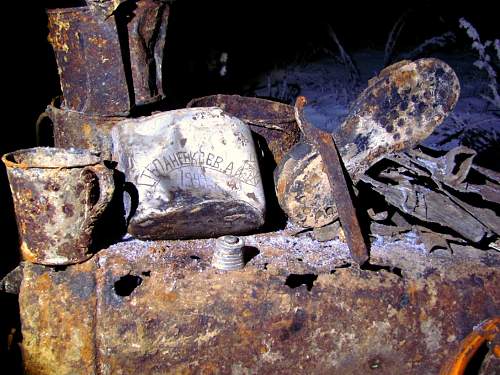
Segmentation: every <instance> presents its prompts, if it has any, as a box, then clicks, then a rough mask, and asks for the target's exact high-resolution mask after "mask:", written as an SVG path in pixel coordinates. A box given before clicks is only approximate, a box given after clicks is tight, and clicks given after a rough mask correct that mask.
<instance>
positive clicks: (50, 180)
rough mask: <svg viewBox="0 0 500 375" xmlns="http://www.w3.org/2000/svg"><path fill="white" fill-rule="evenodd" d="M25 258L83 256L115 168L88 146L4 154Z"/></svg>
mask: <svg viewBox="0 0 500 375" xmlns="http://www.w3.org/2000/svg"><path fill="white" fill-rule="evenodd" d="M2 161H3V162H4V164H5V166H6V167H7V175H8V178H9V183H10V188H11V191H12V196H13V201H14V208H15V212H16V218H17V226H18V230H19V235H20V239H21V254H22V257H23V259H24V260H27V261H30V262H33V263H40V264H45V265H65V264H72V263H78V262H81V261H84V260H86V259H88V258H90V257H91V256H92V254H93V253H94V252H95V250H97V249H95V243H94V241H93V237H92V233H93V230H94V227H95V225H96V223H97V222H98V220H99V218H100V217H101V215H102V214H103V213H104V210H105V208H106V207H107V206H108V204H109V202H110V201H111V198H112V195H113V192H114V180H113V170H111V169H108V168H107V167H106V166H105V165H104V164H103V163H102V162H101V158H100V157H99V156H97V155H96V154H94V153H91V152H90V151H87V150H79V149H70V150H63V149H59V148H48V147H35V148H31V149H26V150H18V151H15V152H11V153H9V154H5V155H4V156H3V157H2Z"/></svg>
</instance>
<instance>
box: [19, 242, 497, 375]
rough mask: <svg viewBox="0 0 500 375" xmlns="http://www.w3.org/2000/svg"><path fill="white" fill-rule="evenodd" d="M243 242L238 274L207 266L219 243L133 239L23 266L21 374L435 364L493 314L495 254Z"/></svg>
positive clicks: (312, 370) (426, 369)
mask: <svg viewBox="0 0 500 375" xmlns="http://www.w3.org/2000/svg"><path fill="white" fill-rule="evenodd" d="M245 241H246V243H247V246H248V247H247V250H248V251H247V259H248V258H250V257H251V256H253V258H252V259H251V260H250V261H249V263H247V265H246V267H245V268H244V269H243V270H241V271H233V272H224V271H218V270H215V269H214V268H212V267H211V266H210V261H211V258H212V254H213V249H214V247H215V240H196V241H161V242H141V241H138V240H129V241H126V242H122V243H119V244H116V245H113V246H112V247H110V248H109V249H106V250H104V251H101V252H100V253H98V254H97V255H96V256H95V257H94V258H92V259H91V260H89V261H87V262H85V263H82V264H79V265H74V266H70V267H68V268H66V269H65V270H59V271H56V270H53V269H50V268H45V267H42V266H38V265H31V264H26V265H25V271H24V276H23V277H24V279H23V282H22V286H21V293H20V299H19V301H20V309H21V319H22V334H23V342H22V348H23V352H24V360H25V362H24V365H25V369H26V373H28V374H35V373H36V374H54V373H58V374H70V373H71V374H125V373H141V374H178V373H182V374H228V373H233V374H256V373H258V374H277V373H278V374H286V373H290V369H291V368H293V372H294V373H296V374H301V373H303V374H316V373H319V374H323V373H324V374H326V373H329V374H331V373H342V374H359V373H360V372H366V371H372V370H379V371H380V372H381V373H385V374H423V373H425V374H430V373H438V371H439V368H440V367H441V366H442V364H443V363H444V361H445V359H446V358H448V357H449V355H450V354H451V353H452V352H453V351H454V350H456V349H457V348H458V346H459V343H460V341H461V340H462V339H463V338H464V337H466V336H467V335H468V334H469V333H470V332H471V331H472V329H473V327H474V326H475V325H476V324H478V323H479V322H481V321H483V320H485V319H487V318H489V317H491V316H493V315H498V313H499V311H500V291H499V289H498V283H499V281H500V280H499V278H500V268H499V266H500V254H499V253H498V252H492V251H479V250H474V249H467V251H456V252H455V254H453V255H439V254H430V255H427V254H425V252H423V251H422V250H421V249H420V247H418V246H415V245H411V244H409V243H405V242H399V243H393V244H386V245H385V246H381V245H380V244H374V245H373V246H372V251H371V259H372V262H373V263H375V264H380V265H381V266H378V267H376V266H372V267H371V268H370V269H365V270H360V269H358V268H354V267H348V266H349V264H348V263H346V262H350V261H351V260H350V257H349V253H348V250H347V248H346V246H345V244H342V243H340V242H333V241H330V242H325V243H318V242H316V241H313V240H311V239H310V238H309V237H302V238H297V237H292V236H290V235H288V234H287V233H277V234H264V235H258V236H249V237H246V238H245ZM257 249H258V250H257ZM259 252H260V253H259ZM256 254H257V255H256Z"/></svg>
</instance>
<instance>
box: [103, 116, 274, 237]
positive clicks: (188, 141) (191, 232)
mask: <svg viewBox="0 0 500 375" xmlns="http://www.w3.org/2000/svg"><path fill="white" fill-rule="evenodd" d="M111 135H112V143H113V160H117V161H118V168H119V169H122V170H123V172H124V173H125V176H126V179H127V180H128V181H130V182H132V183H133V184H134V185H135V187H136V189H137V195H138V204H137V209H136V211H135V214H134V216H133V217H132V218H131V221H130V224H129V229H128V231H129V233H131V234H132V235H134V236H135V237H138V238H144V239H181V238H200V237H202V238H203V237H215V236H220V235H224V234H238V233H244V232H248V231H251V230H253V229H256V228H258V227H260V226H261V225H262V224H263V223H264V214H265V198H264V190H263V186H262V180H261V176H260V171H259V167H258V164H257V155H256V151H255V145H254V143H253V140H252V134H251V132H250V129H249V128H248V126H247V125H246V124H245V123H244V122H242V121H241V120H239V119H237V118H236V117H233V116H230V115H228V114H226V113H224V112H223V110H222V109H220V108H215V107H210V108H189V109H181V110H176V111H169V112H163V113H159V114H156V115H153V116H150V117H143V118H139V119H127V120H124V121H122V122H121V123H118V124H117V125H116V126H115V127H113V129H112V130H111Z"/></svg>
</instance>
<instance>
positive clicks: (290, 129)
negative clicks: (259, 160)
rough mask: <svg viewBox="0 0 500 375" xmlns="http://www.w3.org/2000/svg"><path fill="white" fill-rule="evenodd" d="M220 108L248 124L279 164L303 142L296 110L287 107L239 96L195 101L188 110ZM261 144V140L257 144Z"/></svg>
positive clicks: (209, 97) (222, 96) (211, 97)
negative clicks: (292, 149) (293, 148)
mask: <svg viewBox="0 0 500 375" xmlns="http://www.w3.org/2000/svg"><path fill="white" fill-rule="evenodd" d="M214 106H216V107H220V108H222V109H223V110H224V111H225V112H227V113H229V114H231V115H233V116H235V117H238V118H239V119H240V120H242V121H244V122H246V123H247V124H248V126H250V129H252V131H253V132H254V133H256V134H257V135H258V136H260V137H262V138H264V142H257V143H258V144H259V145H261V144H262V143H264V147H261V148H262V149H263V151H264V152H265V151H266V148H268V149H269V151H270V152H271V155H272V158H273V159H274V162H275V163H276V164H278V163H279V162H280V161H281V159H282V158H283V156H284V155H285V153H286V152H287V151H288V150H289V149H290V148H291V147H292V146H293V145H294V144H296V143H297V142H298V141H299V139H300V129H299V127H298V126H297V123H296V121H295V115H294V110H293V107H292V106H289V105H287V104H283V103H279V102H274V101H271V100H265V99H260V98H250V97H244V96H239V95H221V94H219V95H211V96H205V97H203V98H197V99H193V100H191V101H190V102H189V103H188V105H187V107H188V108H189V107H214ZM257 141H259V139H258V140H257Z"/></svg>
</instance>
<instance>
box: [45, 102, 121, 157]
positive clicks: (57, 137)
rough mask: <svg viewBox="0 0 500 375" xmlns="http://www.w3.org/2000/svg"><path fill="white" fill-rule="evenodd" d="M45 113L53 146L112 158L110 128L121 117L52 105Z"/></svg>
mask: <svg viewBox="0 0 500 375" xmlns="http://www.w3.org/2000/svg"><path fill="white" fill-rule="evenodd" d="M45 114H46V115H47V116H48V117H49V118H50V120H51V121H52V125H53V131H54V146H55V147H60V148H72V147H73V148H83V149H88V150H91V151H95V152H99V153H100V155H101V157H102V158H103V159H104V160H111V159H112V150H111V148H112V147H111V134H110V133H111V129H112V128H113V126H115V125H116V124H117V123H118V122H120V121H122V120H123V119H124V118H123V117H109V116H95V115H88V114H85V113H81V112H76V111H72V110H69V109H64V108H58V107H56V106H53V105H49V106H47V108H46V110H45Z"/></svg>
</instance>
